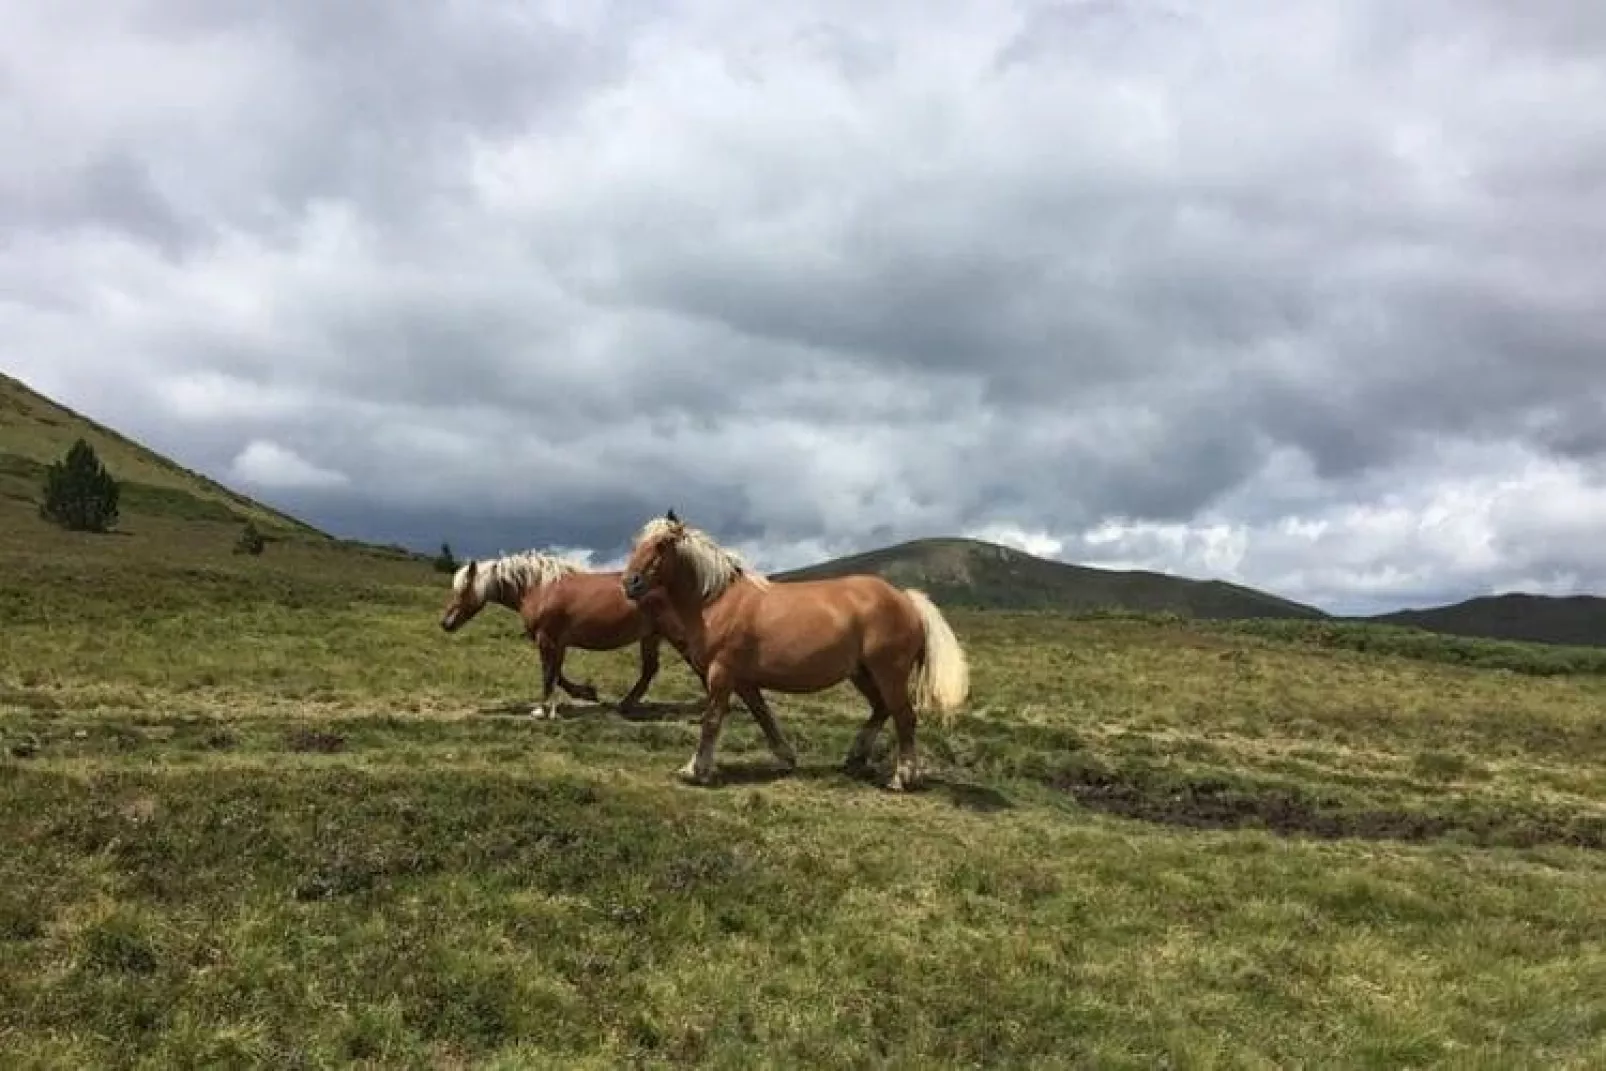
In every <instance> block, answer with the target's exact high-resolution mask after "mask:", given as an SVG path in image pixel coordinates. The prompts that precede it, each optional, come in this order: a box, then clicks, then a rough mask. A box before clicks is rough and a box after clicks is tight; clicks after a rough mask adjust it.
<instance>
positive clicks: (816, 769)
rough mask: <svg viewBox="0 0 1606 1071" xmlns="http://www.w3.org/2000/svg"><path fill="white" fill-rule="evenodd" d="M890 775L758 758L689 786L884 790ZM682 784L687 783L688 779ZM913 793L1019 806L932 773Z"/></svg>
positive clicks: (993, 806)
mask: <svg viewBox="0 0 1606 1071" xmlns="http://www.w3.org/2000/svg"><path fill="white" fill-rule="evenodd" d="M890 776H891V770H890V768H887V769H882V768H875V767H856V768H854V769H851V770H850V769H846V768H844V767H843V765H842V764H841V763H832V762H822V763H803V764H800V765H799V766H797V767H796V768H795V769H792V770H787V769H785V768H783V767H781V766H780V765H778V764H776V763H775V762H773V761H766V760H757V761H752V762H730V763H724V762H721V763H719V764H718V765H716V766H715V767H714V776H713V779H712V780H711V781H710V782H709V783H708V784H706V785H690V784H687V787H689V788H704V789H714V790H717V789H720V788H738V787H742V786H750V785H767V784H773V783H774V782H777V781H785V780H799V781H812V782H820V783H831V782H835V783H836V785H837V787H839V788H844V789H846V788H853V787H857V786H861V785H862V786H864V787H867V788H874V789H878V790H881V791H883V792H884V791H886V790H887V789H886V785H887V780H888V778H889V777H890ZM677 780H678V775H677ZM681 783H682V784H686V782H681ZM912 792H914V793H917V794H918V793H926V792H933V793H940V794H942V795H943V796H946V797H947V799H948V802H949V803H951V804H952V805H953V806H955V807H959V808H963V809H964V810H968V811H977V812H980V813H983V814H988V813H992V812H995V811H1005V810H1009V809H1011V808H1013V807H1014V806H1015V803H1014V801H1013V800H1011V799H1010V798H1009V797H1008V796H1006V795H1004V794H1003V793H1002V792H1000V791H998V790H997V789H995V788H992V787H990V786H988V785H981V784H975V783H973V782H967V781H951V780H949V779H947V778H944V777H935V776H932V775H931V774H927V775H926V776H925V777H923V778H922V779H921V781H920V784H919V785H917V786H916V787H915V788H914V789H913V790H912Z"/></svg>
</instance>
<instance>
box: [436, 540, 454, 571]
mask: <svg viewBox="0 0 1606 1071" xmlns="http://www.w3.org/2000/svg"><path fill="white" fill-rule="evenodd" d="M435 571H436V572H437V573H455V572H457V559H456V558H455V557H454V556H453V555H452V545H451V544H450V543H442V544H441V552H440V553H439V554H437V555H436V556H435Z"/></svg>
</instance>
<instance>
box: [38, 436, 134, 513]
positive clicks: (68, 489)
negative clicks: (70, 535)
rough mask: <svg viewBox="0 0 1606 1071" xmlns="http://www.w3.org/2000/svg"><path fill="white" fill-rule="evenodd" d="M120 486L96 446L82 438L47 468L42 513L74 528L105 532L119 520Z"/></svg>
mask: <svg viewBox="0 0 1606 1071" xmlns="http://www.w3.org/2000/svg"><path fill="white" fill-rule="evenodd" d="M121 493H122V488H121V486H119V485H118V483H117V481H116V480H114V479H113V478H112V476H111V473H109V472H107V471H106V466H105V465H103V464H101V461H100V458H99V457H97V456H96V455H95V448H94V447H92V446H90V445H89V444H88V443H87V442H85V441H84V440H83V439H79V440H77V441H76V442H74V443H73V444H72V446H71V447H69V448H68V449H67V453H66V456H65V457H63V458H62V459H61V460H60V461H56V462H52V463H51V465H50V467H49V468H47V469H46V470H45V487H44V501H43V502H41V503H40V504H39V515H40V516H41V517H43V518H44V519H45V520H47V521H50V522H52V523H54V524H58V525H60V526H61V527H63V528H65V529H67V530H68V531H72V532H105V531H107V530H109V529H110V528H111V527H112V526H113V525H115V524H116V523H117V500H118V498H119V496H120V495H121Z"/></svg>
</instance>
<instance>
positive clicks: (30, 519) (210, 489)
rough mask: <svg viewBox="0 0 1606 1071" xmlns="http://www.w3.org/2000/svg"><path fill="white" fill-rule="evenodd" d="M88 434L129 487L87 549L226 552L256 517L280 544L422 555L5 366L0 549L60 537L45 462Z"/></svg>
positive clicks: (126, 554) (0, 412)
mask: <svg viewBox="0 0 1606 1071" xmlns="http://www.w3.org/2000/svg"><path fill="white" fill-rule="evenodd" d="M78 438H83V439H85V440H86V441H88V443H89V444H90V445H91V446H93V447H94V448H95V453H96V454H98V455H99V457H100V459H101V461H102V462H104V463H105V465H106V467H107V469H108V470H109V471H110V472H111V474H112V476H113V477H114V478H116V479H117V480H118V482H119V483H120V484H121V485H122V495H121V498H120V501H119V513H120V517H119V521H118V524H117V531H116V534H115V535H116V537H120V538H116V537H113V538H110V539H109V541H101V542H99V543H98V544H97V543H95V541H94V537H90V540H91V541H90V542H89V543H85V541H84V540H83V539H76V540H75V541H74V542H75V545H76V546H77V547H78V548H79V550H80V551H83V552H86V553H89V552H94V553H98V554H100V555H102V556H104V555H107V554H111V555H114V556H116V557H117V558H118V559H119V560H123V561H130V560H139V559H142V558H149V557H151V556H153V555H154V556H156V557H161V558H172V557H174V556H176V555H186V556H190V557H195V556H197V555H198V556H199V557H200V558H207V557H210V556H211V555H213V554H215V553H217V552H220V551H222V552H226V551H227V550H228V549H229V548H230V547H231V546H232V544H233V541H234V539H235V538H236V536H237V535H238V532H239V530H240V527H241V526H242V525H243V524H244V523H245V522H247V521H250V522H252V523H253V524H255V525H256V526H257V528H258V529H259V530H260V531H261V532H262V533H263V534H264V535H265V536H266V537H267V538H268V539H269V540H270V541H271V542H273V543H275V544H278V545H280V546H286V545H289V546H294V547H296V548H298V549H299V551H300V552H303V553H305V552H315V553H316V552H321V553H323V554H329V553H335V554H343V553H357V554H361V555H364V556H367V557H370V558H372V557H379V558H387V559H392V560H404V561H407V562H410V563H414V562H417V561H419V560H421V556H419V555H416V554H413V553H410V552H407V551H404V550H401V549H400V548H394V547H374V546H370V545H367V544H363V543H359V542H354V541H347V540H339V539H336V538H334V537H333V536H330V535H329V534H327V533H325V532H322V531H320V530H318V529H317V528H314V527H313V526H311V525H309V524H307V523H305V522H304V521H301V520H298V519H297V518H295V517H292V516H290V515H288V514H286V513H283V512H281V511H279V510H276V509H274V508H273V507H271V506H268V505H265V504H264V503H261V502H258V501H256V500H255V499H253V498H250V497H248V496H246V495H243V494H240V493H239V492H237V491H235V490H232V489H231V488H228V487H225V486H224V485H222V484H220V483H218V482H217V481H216V480H212V479H209V478H208V477H206V476H203V475H201V474H200V473H198V472H193V471H191V470H190V469H187V468H185V467H184V466H182V465H179V464H178V463H177V462H174V461H172V460H171V459H169V458H166V457H163V456H162V455H161V454H159V453H157V452H155V451H154V450H151V449H149V448H147V447H145V446H142V445H140V444H139V443H137V442H134V441H133V440H132V439H129V438H128V437H127V436H125V435H122V434H120V433H119V432H117V431H115V430H113V429H111V428H108V427H106V426H105V425H103V424H100V423H98V422H96V421H94V420H92V419H90V418H89V417H86V416H84V415H83V414H81V413H77V412H74V411H73V410H72V409H69V408H68V407H66V406H64V405H61V404H60V403H58V402H55V401H53V400H51V399H50V398H47V397H45V396H44V395H42V394H40V393H38V392H37V391H35V390H33V389H31V388H30V387H28V386H27V385H26V384H24V383H22V382H21V381H19V380H17V379H15V378H13V377H11V376H8V375H5V374H4V373H0V548H4V549H7V550H11V551H15V552H18V553H23V554H26V553H27V552H28V551H29V550H30V548H33V549H37V550H38V551H39V553H49V551H47V550H45V549H44V548H42V547H41V546H40V543H41V537H43V536H45V535H47V533H48V534H50V535H52V536H60V535H62V533H60V532H59V531H58V530H56V529H53V528H51V526H50V525H48V524H47V523H46V522H44V521H43V520H41V519H40V518H39V516H38V505H39V500H40V493H41V488H42V485H43V482H44V476H45V470H46V467H47V466H48V465H49V464H50V463H51V462H54V461H56V460H58V459H59V458H61V456H62V455H63V454H64V453H66V451H67V448H68V447H69V446H71V445H72V443H73V441H74V440H76V439H78Z"/></svg>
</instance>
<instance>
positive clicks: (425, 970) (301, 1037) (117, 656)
mask: <svg viewBox="0 0 1606 1071" xmlns="http://www.w3.org/2000/svg"><path fill="white" fill-rule="evenodd" d="M7 508H10V507H7V506H6V505H5V504H4V503H0V617H3V619H4V621H5V623H6V624H5V632H4V637H5V642H4V644H0V734H3V737H0V745H3V749H0V843H3V844H4V845H5V846H6V851H5V852H4V853H3V855H0V1066H6V1067H71V1068H79V1067H86V1066H140V1067H175V1066H194V1065H207V1066H219V1065H223V1066H271V1067H274V1068H292V1067H312V1066H328V1065H334V1064H344V1063H359V1064H367V1065H369V1066H387V1067H391V1066H420V1067H422V1066H429V1067H439V1066H487V1067H525V1066H553V1065H559V1066H591V1067H609V1068H612V1067H620V1066H636V1065H639V1066H672V1065H678V1064H686V1063H698V1064H704V1065H708V1066H719V1067H744V1068H745V1067H752V1066H776V1065H780V1066H828V1067H882V1066H989V1067H990V1066H1085V1067H1099V1068H1105V1067H1134V1068H1137V1067H1142V1068H1148V1067H1155V1066H1184V1067H1200V1068H1204V1067H1232V1068H1240V1067H1284V1066H1344V1067H1356V1066H1361V1067H1398V1066H1402V1065H1408V1066H1455V1067H1467V1066H1488V1067H1509V1066H1529V1067H1534V1066H1542V1067H1547V1068H1552V1067H1557V1068H1559V1067H1587V1066H1600V1065H1601V1064H1602V1063H1603V1062H1606V1001H1603V1000H1602V999H1601V993H1602V992H1606V935H1603V931H1602V928H1601V926H1600V918H1601V915H1600V905H1601V904H1602V903H1606V850H1603V849H1606V717H1603V715H1602V711H1603V710H1606V677H1603V676H1598V675H1593V674H1589V673H1555V674H1551V675H1543V676H1537V675H1530V674H1523V673H1512V672H1508V671H1506V670H1500V669H1488V668H1484V667H1483V666H1482V665H1480V664H1478V663H1477V660H1471V664H1455V662H1456V660H1455V659H1449V658H1446V657H1444V656H1443V652H1444V650H1445V648H1443V647H1435V646H1431V645H1424V642H1425V641H1412V642H1409V643H1407V642H1404V641H1402V640H1400V638H1399V634H1397V633H1393V632H1379V633H1368V634H1367V635H1369V636H1373V637H1387V638H1388V643H1387V644H1385V645H1384V647H1385V648H1386V649H1378V647H1377V646H1375V645H1372V644H1371V643H1370V641H1368V644H1367V645H1364V646H1365V647H1366V649H1359V648H1360V647H1361V646H1363V645H1362V644H1359V643H1358V642H1353V636H1354V635H1358V634H1352V633H1349V632H1340V633H1334V632H1331V631H1321V630H1320V628H1326V627H1327V626H1325V625H1324V626H1321V627H1320V628H1319V629H1318V630H1317V631H1308V630H1302V629H1299V628H1297V627H1293V626H1289V627H1283V628H1282V629H1281V630H1277V629H1264V630H1255V629H1244V628H1238V627H1233V626H1225V625H1190V624H1187V623H1185V622H1181V621H1176V620H1169V619H1158V618H1157V619H1144V618H1141V617H1121V616H1105V617H1096V618H1086V619H1069V618H1062V617H1057V616H1054V615H1051V614H1028V613H1020V614H1004V613H985V612H977V611H956V612H955V613H954V615H953V619H954V622H955V625H956V628H957V629H958V631H959V632H960V634H961V636H962V638H963V639H964V641H965V643H966V645H967V647H968V648H969V651H970V653H971V658H972V661H973V664H974V692H973V702H972V704H971V708H970V709H969V710H968V711H967V712H965V713H964V714H963V715H961V716H960V717H959V719H958V720H957V721H956V722H955V724H954V725H953V726H952V727H951V728H949V729H948V730H946V731H944V730H942V729H940V728H938V727H936V726H932V725H928V726H924V727H923V728H922V730H921V736H920V742H921V747H922V755H923V757H924V760H925V764H926V768H927V770H928V776H929V778H930V784H929V785H928V787H927V789H926V790H925V791H921V792H917V793H912V794H908V795H905V796H895V795H892V794H889V793H886V792H884V791H883V790H882V789H881V788H880V787H878V785H877V784H876V783H872V782H866V781H862V780H856V779H853V778H850V777H847V776H845V775H844V774H842V773H841V772H840V771H839V770H838V763H839V762H840V760H841V757H842V755H843V754H844V753H845V751H846V750H847V746H848V743H849V740H850V739H851V736H852V734H853V731H854V730H855V728H856V727H857V724H858V722H859V721H860V719H861V718H862V717H863V711H862V709H861V708H860V706H859V704H858V702H857V700H856V698H855V696H854V693H852V692H851V690H849V689H847V688H845V687H844V688H839V689H835V690H833V691H831V692H827V693H822V694H820V695H815V696H802V697H790V696H775V697H773V704H774V706H775V709H776V711H777V715H778V717H779V719H780V721H781V724H782V727H783V728H784V730H785V731H786V732H787V733H788V734H789V735H790V736H791V737H792V739H793V740H794V742H795V743H796V745H797V747H798V750H799V751H800V753H801V756H802V761H803V767H802V769H801V770H800V771H798V773H797V774H795V775H793V776H791V777H787V778H776V777H773V776H772V775H771V773H770V771H771V769H772V766H771V762H770V759H769V756H768V753H767V751H766V749H765V748H764V746H763V743H762V739H761V737H760V736H759V734H758V732H757V731H756V728H755V727H754V726H753V724H752V723H751V720H750V719H748V718H747V717H746V716H745V714H743V713H741V712H740V709H739V708H738V711H737V712H736V713H735V714H733V717H732V718H731V720H730V722H729V724H728V728H727V730H726V733H725V737H724V740H723V744H722V748H721V752H720V765H721V770H722V773H723V779H722V781H721V782H720V783H719V784H717V785H716V786H715V787H713V788H707V789H696V788H690V787H686V786H683V785H681V784H679V783H678V782H677V781H676V779H675V778H674V776H673V774H674V770H675V769H676V768H677V767H678V766H679V765H680V764H681V763H682V762H684V761H685V759H686V758H687V757H688V756H689V755H690V753H691V750H692V748H693V746H694V742H695V738H696V722H695V717H696V715H695V713H693V712H691V710H690V707H691V706H692V705H693V704H692V701H693V700H695V698H696V694H697V693H696V690H695V688H694V685H693V680H692V678H691V676H690V674H689V673H687V671H686V670H685V668H684V667H683V666H682V665H680V664H679V663H678V662H676V661H674V660H673V659H672V656H671V659H670V660H669V661H667V662H666V666H665V670H664V672H663V675H662V676H661V677H660V678H659V682H658V683H657V684H656V685H655V687H654V689H653V691H652V693H651V694H650V695H649V699H650V700H651V701H653V702H654V703H656V704H657V708H656V712H655V713H653V714H651V716H649V717H645V718H641V719H629V720H627V719H624V718H622V717H620V716H618V715H617V714H615V713H613V712H612V711H611V710H609V709H606V708H596V707H589V706H586V705H575V706H574V707H572V708H571V712H570V716H568V717H566V718H564V719H562V720H560V721H557V722H545V721H542V722H535V721H531V720H529V719H528V718H524V717H520V716H518V715H517V713H516V712H517V711H518V710H520V709H522V706H523V705H527V704H528V703H529V702H530V701H532V700H533V698H534V697H535V690H536V684H537V663H536V660H535V658H534V656H533V653H532V652H531V651H530V650H529V648H528V644H527V643H526V642H525V641H523V639H522V638H521V637H520V636H519V634H518V628H517V625H516V623H515V622H514V619H513V618H512V616H511V615H509V614H506V613H505V612H502V611H497V610H488V611H487V612H486V614H485V615H484V616H482V618H481V619H480V620H477V621H475V622H474V623H473V624H471V625H470V626H468V628H467V629H466V630H465V631H463V632H461V633H459V634H457V635H454V636H446V635H444V634H442V633H441V631H440V629H439V627H438V625H437V623H436V622H437V615H438V612H439V610H440V608H441V605H442V604H443V602H444V595H445V583H446V581H445V578H444V577H441V576H439V575H437V574H434V573H432V572H430V570H429V568H428V566H427V564H424V563H420V562H416V561H410V560H407V559H405V558H401V557H395V556H389V557H387V556H386V555H385V554H383V553H381V552H373V553H368V554H359V553H356V552H354V551H351V550H349V549H346V548H342V547H339V546H336V545H333V544H323V543H316V542H312V541H297V540H286V541H284V542H281V543H276V544H273V545H270V547H269V548H268V551H267V553H266V554H264V555H263V556H262V557H261V558H256V559H251V558H243V557H238V556H235V555H232V554H231V553H230V552H229V546H230V543H231V540H232V536H233V533H234V529H233V528H232V527H231V526H226V525H210V524H207V523H205V522H203V521H197V520H193V519H185V518H181V517H175V516H171V515H165V516H164V515H152V516H145V517H139V516H137V517H135V518H133V519H131V520H130V522H129V531H128V532H127V533H126V534H124V535H120V536H99V537H96V536H81V537H80V536H69V535H67V534H65V533H59V532H55V531H54V530H51V529H48V528H46V527H45V526H43V525H42V524H38V523H37V522H35V521H33V520H31V519H30V516H29V515H28V514H27V513H26V511H25V510H24V509H23V507H21V506H18V507H16V509H14V510H13V512H12V513H11V514H10V515H7V514H5V513H4V510H5V509H7ZM1335 636H1339V637H1340V638H1339V639H1337V640H1335V639H1334V637H1335ZM1501 650H1508V648H1505V647H1502V648H1501ZM1509 650H1518V651H1526V652H1527V656H1531V657H1533V658H1539V657H1540V656H1541V655H1542V654H1543V652H1542V650H1541V649H1537V648H1536V649H1527V648H1518V647H1512V648H1509ZM571 657H572V661H571V663H570V667H569V668H570V673H571V675H572V676H574V677H576V678H577V679H582V680H584V679H587V678H591V679H594V680H595V681H596V683H597V685H598V686H599V688H600V689H601V690H602V692H603V696H604V698H605V699H606V700H614V699H617V698H618V696H619V695H620V694H621V693H622V692H623V691H624V689H625V688H626V687H627V686H628V684H629V682H630V681H631V680H632V679H633V676H634V673H635V661H634V656H633V655H632V654H631V653H629V652H627V651H621V652H618V653H614V654H584V653H582V654H577V655H573V656H571ZM889 743H890V741H888V740H885V739H884V740H883V741H882V745H881V753H880V754H879V755H878V760H877V761H878V763H879V768H878V777H884V776H885V774H886V772H887V762H888V756H887V754H886V749H887V747H888V745H889Z"/></svg>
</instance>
